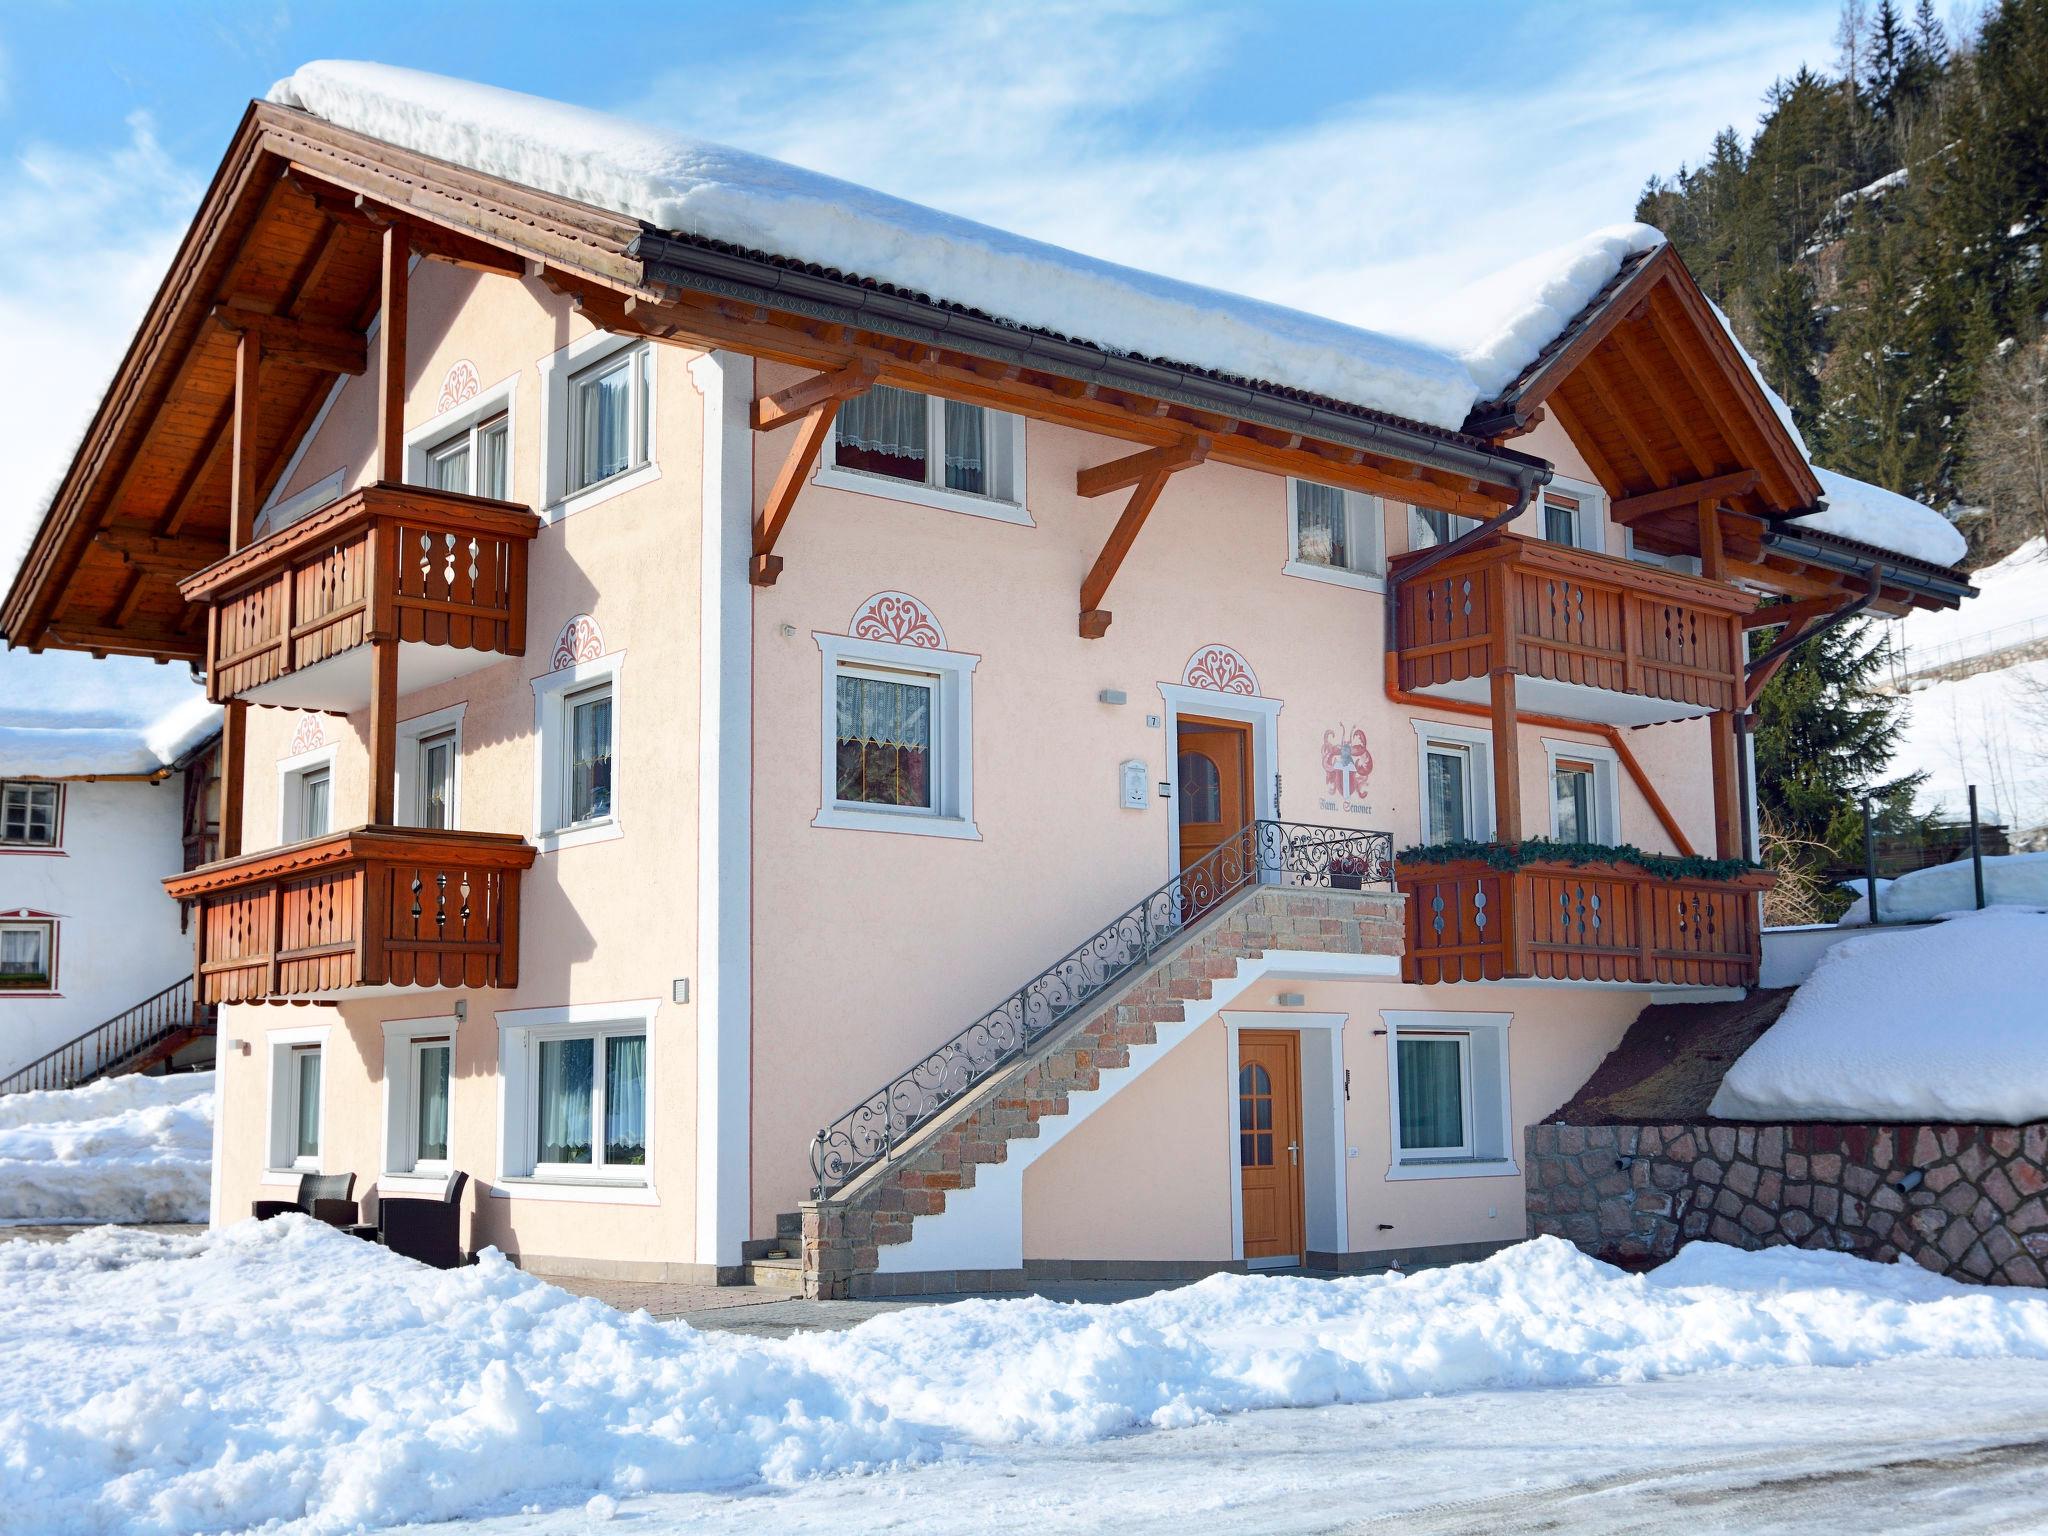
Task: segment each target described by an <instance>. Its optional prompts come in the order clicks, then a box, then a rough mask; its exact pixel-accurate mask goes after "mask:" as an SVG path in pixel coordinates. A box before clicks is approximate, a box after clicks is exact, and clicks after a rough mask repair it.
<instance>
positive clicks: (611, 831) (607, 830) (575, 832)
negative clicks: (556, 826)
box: [533, 816, 626, 853]
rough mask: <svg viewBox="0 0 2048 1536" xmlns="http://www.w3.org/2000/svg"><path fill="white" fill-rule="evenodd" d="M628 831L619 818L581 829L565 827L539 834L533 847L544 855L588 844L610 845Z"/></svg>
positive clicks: (592, 823)
mask: <svg viewBox="0 0 2048 1536" xmlns="http://www.w3.org/2000/svg"><path fill="white" fill-rule="evenodd" d="M625 835H626V829H625V828H624V827H622V826H620V825H619V822H618V818H617V817H615V816H614V817H610V818H608V819H606V820H604V821H593V822H588V823H586V824H584V825H583V826H580V827H563V828H561V829H560V830H559V831H555V832H539V833H536V834H535V835H534V839H533V846H534V847H535V848H536V849H538V850H539V851H540V852H542V853H554V852H556V851H558V850H559V849H563V848H581V847H582V846H583V845H584V844H586V843H609V842H612V841H614V840H615V839H617V838H621V837H624V836H625Z"/></svg>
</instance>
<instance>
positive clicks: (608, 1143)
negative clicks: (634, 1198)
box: [604, 1035, 647, 1163]
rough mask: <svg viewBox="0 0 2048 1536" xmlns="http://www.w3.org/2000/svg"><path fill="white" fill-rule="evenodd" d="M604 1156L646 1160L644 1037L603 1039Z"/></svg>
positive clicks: (617, 1159) (611, 1160)
mask: <svg viewBox="0 0 2048 1536" xmlns="http://www.w3.org/2000/svg"><path fill="white" fill-rule="evenodd" d="M604 1160H605V1161H606V1162H607V1163H644V1162H646V1161H647V1037H646V1036H645V1035H614V1036H613V1037H612V1038H611V1039H609V1040H607V1041H605V1057H604Z"/></svg>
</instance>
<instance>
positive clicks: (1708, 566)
mask: <svg viewBox="0 0 2048 1536" xmlns="http://www.w3.org/2000/svg"><path fill="white" fill-rule="evenodd" d="M1699 505H1700V575H1701V576H1703V577H1704V578H1706V579H1707V580H1708V581H1726V580H1727V579H1728V552H1727V550H1725V549H1724V548H1723V547H1722V545H1721V503H1720V502H1719V501H1718V500H1717V499H1716V498H1714V497H1712V496H1702V497H1701V498H1700V503H1699Z"/></svg>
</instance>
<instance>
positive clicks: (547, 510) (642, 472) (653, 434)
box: [539, 331, 661, 524]
mask: <svg viewBox="0 0 2048 1536" xmlns="http://www.w3.org/2000/svg"><path fill="white" fill-rule="evenodd" d="M635 347H646V348H648V353H649V357H650V359H651V362H650V366H649V367H648V370H647V405H646V411H647V462H646V463H645V464H642V465H640V466H639V467H638V468H635V469H629V470H627V471H626V472H625V473H623V474H618V475H613V476H612V477H611V478H610V479H609V480H600V481H598V483H597V484H595V485H591V486H586V487H584V488H583V489H582V490H580V491H575V492H571V491H570V490H569V488H568V486H569V425H570V421H571V419H572V415H573V413H572V412H571V410H570V408H569V381H570V380H571V379H572V378H574V377H575V376H576V375H577V374H580V373H582V372H583V371H584V370H585V369H588V368H592V367H595V366H596V365H597V364H599V363H603V362H607V361H609V360H610V359H611V358H612V357H613V356H614V355H616V354H617V353H620V352H624V351H626V350H628V349H630V348H635ZM539 370H540V420H541V502H542V505H541V509H540V515H541V520H542V522H544V523H547V524H554V523H558V522H560V521H561V520H562V519H563V518H565V517H573V516H574V515H575V514H576V513H578V512H582V511H585V510H587V509H588V508H590V507H594V506H596V505H598V504H599V503H600V502H606V501H610V500H611V499H612V498H613V497H614V496H623V495H624V494H625V493H626V492H627V491H630V490H635V489H637V488H639V487H640V486H643V485H647V484H650V483H652V482H653V481H656V480H659V479H660V478H661V446H660V442H659V437H658V431H657V429H658V427H659V425H660V420H661V387H660V377H661V358H660V350H659V349H658V348H656V347H655V346H654V344H653V343H652V342H650V341H648V340H647V339H646V338H644V337H640V336H614V335H613V334H612V333H611V332H609V331H593V332H591V333H590V334H589V335H588V336H579V337H578V338H577V339H576V340H574V341H572V342H570V343H569V345H567V346H566V347H563V348H561V349H560V350H559V351H556V352H553V353H551V354H549V355H548V356H547V357H544V358H542V359H541V360H540V363H539Z"/></svg>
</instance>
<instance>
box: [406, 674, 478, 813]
mask: <svg viewBox="0 0 2048 1536" xmlns="http://www.w3.org/2000/svg"><path fill="white" fill-rule="evenodd" d="M468 709H469V703H468V701H467V700H464V701H463V702H462V703H460V704H451V705H449V706H448V707H447V708H446V709H437V710H435V711H433V712H432V713H431V714H425V715H415V716H414V717H413V718H412V719H410V720H401V721H399V722H398V771H397V781H398V782H397V788H396V791H395V794H394V797H393V799H392V804H393V805H395V806H397V808H398V815H399V817H400V818H401V820H402V822H403V824H404V825H406V826H408V827H417V826H420V825H421V824H422V823H421V821H420V806H419V797H420V793H421V791H422V790H423V789H424V788H425V787H426V781H425V776H424V775H423V774H422V773H421V772H420V743H421V742H423V741H425V740H426V739H427V738H428V737H430V736H441V735H447V734H450V733H452V734H453V735H454V737H455V762H454V765H453V769H452V771H451V773H450V775H449V779H448V826H449V829H450V830H451V831H452V830H454V829H455V828H458V827H460V826H461V825H462V717H463V715H464V713H465V712H466V711H467V710H468Z"/></svg>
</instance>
